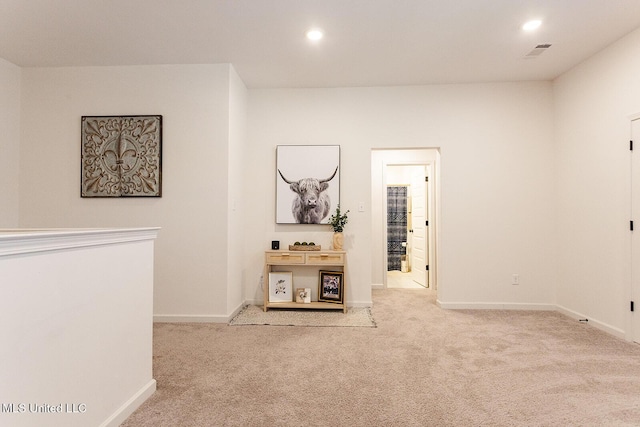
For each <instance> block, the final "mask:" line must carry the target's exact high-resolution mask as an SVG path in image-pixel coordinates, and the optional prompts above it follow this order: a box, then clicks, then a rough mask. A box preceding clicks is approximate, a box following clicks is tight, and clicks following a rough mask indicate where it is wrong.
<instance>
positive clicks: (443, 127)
mask: <svg viewBox="0 0 640 427" xmlns="http://www.w3.org/2000/svg"><path fill="white" fill-rule="evenodd" d="M552 107H553V102H552V91H551V84H550V83H548V82H539V83H502V84H475V85H443V86H421V87H387V88H345V89H282V90H275V89H274V90H252V91H250V93H249V131H248V132H249V133H248V145H249V149H248V155H247V157H248V164H250V165H251V168H250V175H249V174H248V175H247V177H250V178H251V180H252V182H253V183H254V185H249V186H248V188H247V193H246V197H247V200H251V201H252V202H253V203H254V204H255V206H258V207H259V209H260V212H261V215H256V216H255V220H254V221H247V235H246V245H247V249H246V251H247V254H248V256H247V258H248V259H249V261H250V262H249V263H248V264H247V271H248V275H247V295H248V297H249V298H251V297H252V296H258V297H259V295H260V289H259V277H260V270H259V268H260V265H261V261H262V251H263V250H265V249H268V242H269V241H271V240H281V242H282V243H284V244H285V245H286V244H288V243H291V242H293V241H295V240H309V239H313V240H314V241H316V242H321V243H322V244H328V242H329V240H330V236H331V231H330V229H329V228H328V227H323V226H299V225H290V226H286V225H276V224H275V220H274V217H275V207H274V206H275V202H274V185H275V147H276V146H277V145H279V144H283V145H286V144H339V145H340V146H341V147H342V152H341V162H342V171H343V172H342V180H341V183H342V188H341V205H342V207H343V208H344V209H350V210H351V212H352V213H351V214H350V222H349V224H348V225H347V227H346V229H345V232H346V250H347V251H348V262H349V276H348V277H347V280H348V281H349V282H347V283H348V286H349V287H348V293H347V299H348V301H350V302H351V303H355V304H366V303H370V302H371V284H372V273H371V271H372V268H371V267H372V266H371V248H372V227H371V224H372V216H371V196H372V195H371V150H372V149H375V148H409V147H430V148H440V153H441V189H442V206H441V209H442V211H441V212H442V221H441V230H442V232H441V236H440V237H441V246H440V253H439V256H440V267H441V270H440V274H439V284H440V285H439V286H440V288H439V298H440V300H441V302H442V303H444V304H449V305H450V306H456V305H458V306H460V305H465V306H468V305H471V304H472V303H476V304H477V303H480V304H483V303H486V304H492V305H494V306H495V305H496V304H497V305H502V304H516V305H517V304H528V305H536V304H541V305H545V306H546V305H548V304H552V303H553V302H554V287H555V273H556V269H555V261H554V260H555V190H554V189H555V179H556V176H555V173H554V162H553V157H554V150H553V116H552ZM247 179H249V178H247ZM361 201H362V202H364V203H365V207H366V208H365V212H358V209H357V207H358V203H359V202H361ZM373 232H374V233H375V230H373ZM282 243H281V244H282ZM514 273H517V274H520V281H521V284H520V285H519V286H513V285H511V275H512V274H514Z"/></svg>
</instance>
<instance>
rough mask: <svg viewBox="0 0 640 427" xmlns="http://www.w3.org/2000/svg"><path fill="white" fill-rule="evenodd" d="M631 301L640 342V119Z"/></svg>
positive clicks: (635, 131)
mask: <svg viewBox="0 0 640 427" xmlns="http://www.w3.org/2000/svg"><path fill="white" fill-rule="evenodd" d="M631 140H632V141H634V142H633V144H634V147H633V150H632V151H631V219H632V220H634V231H632V232H631V301H633V302H634V306H635V307H634V311H633V313H632V314H631V316H632V331H633V340H634V341H635V342H640V119H638V120H634V121H632V122H631Z"/></svg>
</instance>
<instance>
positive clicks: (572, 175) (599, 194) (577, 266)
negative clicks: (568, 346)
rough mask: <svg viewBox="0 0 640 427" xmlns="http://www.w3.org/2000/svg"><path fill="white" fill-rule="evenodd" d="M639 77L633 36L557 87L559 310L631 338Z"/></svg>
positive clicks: (638, 45)
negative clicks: (633, 131) (633, 123)
mask: <svg viewBox="0 0 640 427" xmlns="http://www.w3.org/2000/svg"><path fill="white" fill-rule="evenodd" d="M639 75H640V31H635V32H633V33H631V34H629V35H628V36H626V37H624V38H623V39H621V40H619V41H618V42H616V43H615V44H613V45H611V46H610V47H608V48H606V49H605V50H603V51H601V52H600V53H598V54H597V55H595V56H593V57H592V58H591V59H589V60H587V61H585V62H584V63H582V64H580V65H579V66H577V67H576V68H574V69H573V70H571V71H569V72H567V73H566V74H564V75H563V76H561V77H560V78H558V79H556V81H555V82H554V84H553V89H554V99H555V120H556V133H555V139H556V142H557V148H556V157H557V163H558V255H559V257H558V292H557V304H558V305H559V306H561V307H563V309H564V310H565V311H567V312H573V313H579V314H580V315H581V316H583V317H586V318H590V321H591V320H596V321H597V322H599V323H601V324H604V325H607V328H609V329H611V330H616V331H626V332H625V333H626V336H627V338H628V339H630V336H629V335H628V334H629V331H630V328H629V322H630V318H631V314H630V311H629V300H630V299H631V289H630V286H631V285H630V282H631V278H630V272H631V265H630V260H631V256H630V249H631V243H630V242H631V240H630V236H631V234H630V231H629V220H631V219H632V218H630V216H631V200H630V180H631V175H630V157H629V156H630V153H629V139H630V116H631V115H634V114H638V113H640V80H638V76H639ZM636 147H637V145H636ZM634 185H638V183H635V184H634ZM636 220H638V218H636ZM636 302H637V301H636Z"/></svg>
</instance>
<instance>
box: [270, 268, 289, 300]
mask: <svg viewBox="0 0 640 427" xmlns="http://www.w3.org/2000/svg"><path fill="white" fill-rule="evenodd" d="M292 301H293V273H292V272H291V271H274V272H271V273H269V302H292Z"/></svg>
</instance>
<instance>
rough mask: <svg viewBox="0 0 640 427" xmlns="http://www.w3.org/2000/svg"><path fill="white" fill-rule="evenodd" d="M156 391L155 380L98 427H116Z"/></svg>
mask: <svg viewBox="0 0 640 427" xmlns="http://www.w3.org/2000/svg"><path fill="white" fill-rule="evenodd" d="M155 391H156V380H154V379H152V380H151V381H149V382H148V383H147V384H146V385H145V386H144V387H142V388H141V389H140V390H139V391H138V392H137V393H136V394H134V395H133V396H131V398H130V399H129V400H127V401H126V402H125V403H124V404H123V405H122V406H121V407H120V408H118V410H117V411H116V412H114V413H113V414H112V415H111V416H110V417H109V418H107V419H106V420H105V421H104V422H103V423H102V424H100V427H118V426H119V425H120V424H122V423H123V422H124V421H125V420H126V419H127V418H129V415H131V414H133V413H134V412H135V410H136V409H138V408H139V407H140V405H142V404H143V403H144V402H145V401H146V400H147V399H148V398H150V397H151V395H152V394H153V393H155Z"/></svg>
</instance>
